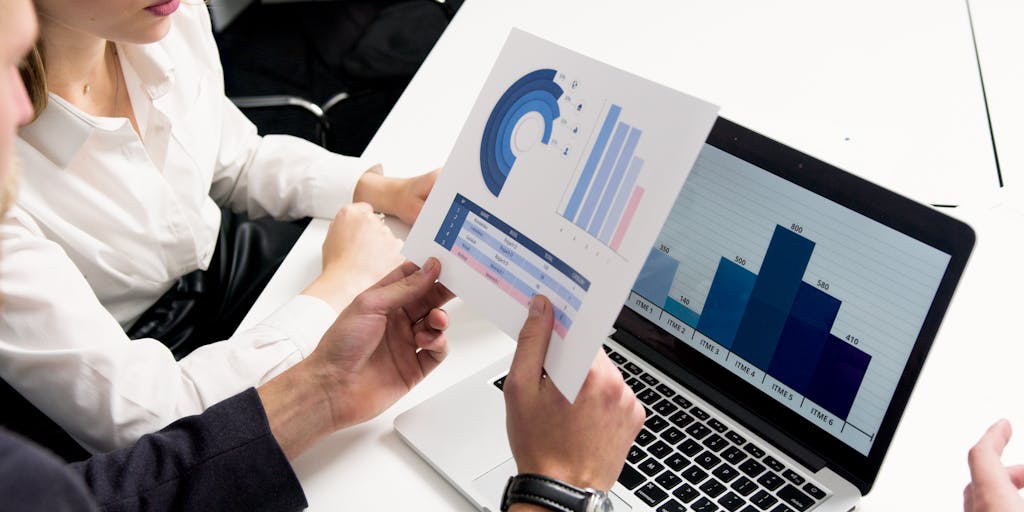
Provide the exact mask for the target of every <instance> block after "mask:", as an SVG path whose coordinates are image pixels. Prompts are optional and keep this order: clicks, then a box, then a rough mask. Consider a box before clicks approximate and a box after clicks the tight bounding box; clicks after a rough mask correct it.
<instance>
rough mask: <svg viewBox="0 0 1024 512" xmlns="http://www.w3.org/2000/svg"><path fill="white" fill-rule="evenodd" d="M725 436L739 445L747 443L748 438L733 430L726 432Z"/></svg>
mask: <svg viewBox="0 0 1024 512" xmlns="http://www.w3.org/2000/svg"><path fill="white" fill-rule="evenodd" d="M725 438H726V439H728V440H730V441H732V442H733V443H735V444H737V445H739V446H743V445H744V444H746V443H747V440H746V439H744V438H743V436H741V435H739V434H737V433H736V432H733V431H732V430H730V431H728V432H726V433H725Z"/></svg>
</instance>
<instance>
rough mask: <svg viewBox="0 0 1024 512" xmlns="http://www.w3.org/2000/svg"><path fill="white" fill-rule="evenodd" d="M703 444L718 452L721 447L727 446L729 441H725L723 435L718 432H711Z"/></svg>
mask: <svg viewBox="0 0 1024 512" xmlns="http://www.w3.org/2000/svg"><path fill="white" fill-rule="evenodd" d="M704 446H707V447H708V449H709V450H711V451H713V452H719V451H721V450H722V448H725V447H726V446H729V441H726V440H725V438H724V437H722V436H720V435H718V434H711V435H710V436H708V437H707V439H705V440H704Z"/></svg>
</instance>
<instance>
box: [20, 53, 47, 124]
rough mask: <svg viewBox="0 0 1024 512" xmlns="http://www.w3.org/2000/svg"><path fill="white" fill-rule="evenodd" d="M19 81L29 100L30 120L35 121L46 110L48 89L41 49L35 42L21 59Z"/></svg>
mask: <svg viewBox="0 0 1024 512" xmlns="http://www.w3.org/2000/svg"><path fill="white" fill-rule="evenodd" d="M20 71H21V79H22V81H24V82H25V88H26V89H27V90H28V97H29V100H31V101H32V109H33V110H34V112H35V113H34V114H33V118H32V120H33V121H35V119H36V118H37V117H39V115H40V114H42V112H43V109H45V108H46V102H47V97H48V96H47V94H48V92H49V91H48V89H47V87H46V68H45V67H44V66H43V47H42V45H40V44H39V42H36V44H35V46H33V47H32V51H31V52H29V54H28V55H26V56H25V58H24V59H22V62H21V68H20Z"/></svg>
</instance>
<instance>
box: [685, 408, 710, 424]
mask: <svg viewBox="0 0 1024 512" xmlns="http://www.w3.org/2000/svg"><path fill="white" fill-rule="evenodd" d="M690 414H692V415H693V416H694V417H695V418H697V419H698V420H701V421H704V420H706V419H708V418H710V417H711V415H710V414H708V413H706V412H704V410H703V409H701V408H699V407H694V408H692V409H690Z"/></svg>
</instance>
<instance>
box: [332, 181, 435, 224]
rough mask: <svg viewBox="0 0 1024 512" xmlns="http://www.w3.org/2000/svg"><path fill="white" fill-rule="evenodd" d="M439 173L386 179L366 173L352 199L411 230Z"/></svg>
mask: <svg viewBox="0 0 1024 512" xmlns="http://www.w3.org/2000/svg"><path fill="white" fill-rule="evenodd" d="M440 173H441V169H435V170H433V171H431V172H428V173H426V174H421V175H419V176H416V177H414V178H389V177H387V176H382V175H381V174H379V173H377V172H371V171H368V172H366V173H364V174H363V176H362V177H361V178H359V183H358V184H357V185H356V190H355V194H354V195H353V198H352V199H353V200H354V201H361V202H367V203H370V205H372V206H373V208H374V209H375V210H376V211H378V212H382V213H386V214H388V215H394V216H395V217H398V218H399V219H401V221H402V222H404V223H406V224H409V225H410V226H411V225H412V224H413V223H414V222H416V218H417V217H419V215H420V210H422V209H423V203H424V202H425V201H426V200H427V196H428V195H430V191H431V190H432V189H433V188H434V182H436V181H437V176H438V175H439V174H440Z"/></svg>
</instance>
